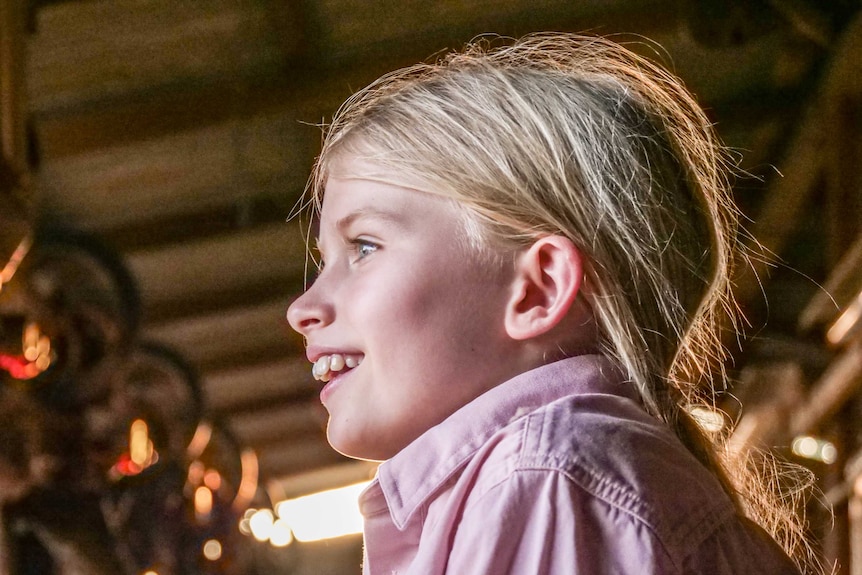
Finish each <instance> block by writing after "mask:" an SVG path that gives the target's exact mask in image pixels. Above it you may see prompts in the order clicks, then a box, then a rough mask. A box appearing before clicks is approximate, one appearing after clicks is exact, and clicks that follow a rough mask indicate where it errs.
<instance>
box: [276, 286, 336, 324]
mask: <svg viewBox="0 0 862 575" xmlns="http://www.w3.org/2000/svg"><path fill="white" fill-rule="evenodd" d="M316 291H317V290H315V289H314V285H312V287H310V288H308V290H307V291H306V292H305V293H303V294H302V295H301V296H299V297H298V298H296V299H295V300H294V301H293V303H292V304H290V306H288V308H287V321H288V323H289V324H290V327H292V328H293V329H294V330H295V331H298V332H299V333H300V334H302V335H304V336H308V335H309V333H310V332H311V331H313V330H314V329H316V328H319V327H323V326H325V325H328V324H330V323H332V307H331V306H330V305H328V304H326V303H325V302H323V301H321V300H320V298H319V297H318V294H317V293H316Z"/></svg>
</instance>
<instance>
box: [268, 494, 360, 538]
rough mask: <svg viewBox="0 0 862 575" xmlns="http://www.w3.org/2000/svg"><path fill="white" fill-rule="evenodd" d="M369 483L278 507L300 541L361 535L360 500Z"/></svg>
mask: <svg viewBox="0 0 862 575" xmlns="http://www.w3.org/2000/svg"><path fill="white" fill-rule="evenodd" d="M369 483H370V482H369V481H364V482H362V483H356V484H354V485H348V486H347V487H341V488H339V489H330V490H328V491H321V492H320V493H314V494H312V495H306V496H305V497H299V498H297V499H288V500H286V501H282V502H281V503H279V504H278V505H276V511H277V512H278V516H279V517H280V518H281V519H284V521H285V522H287V524H288V525H289V526H290V529H291V531H293V535H294V537H296V539H297V540H298V541H317V540H320V539H330V538H333V537H340V536H342V535H350V534H353V533H361V532H362V515H361V514H360V513H359V505H358V504H357V500H358V499H359V494H360V493H361V492H362V490H363V489H365V488H366V487H367V486H368V484H369Z"/></svg>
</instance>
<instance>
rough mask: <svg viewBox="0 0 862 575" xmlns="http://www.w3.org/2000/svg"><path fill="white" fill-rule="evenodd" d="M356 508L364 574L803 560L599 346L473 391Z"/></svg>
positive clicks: (624, 570)
mask: <svg viewBox="0 0 862 575" xmlns="http://www.w3.org/2000/svg"><path fill="white" fill-rule="evenodd" d="M360 508H361V510H362V514H363V516H364V517H365V557H364V565H363V570H364V573H365V574H366V575H396V574H397V575H438V574H444V573H446V574H449V575H479V574H482V575H505V574H515V575H522V574H523V575H536V574H570V573H571V574H582V575H583V574H589V575H598V574H609V575H610V574H632V575H635V574H637V575H646V574H675V573H678V574H704V575H705V574H710V575H730V574H734V575H738V574H743V573H744V574H776V575H777V574H796V573H798V571H797V570H796V568H795V567H794V566H793V564H792V563H791V562H790V560H789V559H788V558H787V557H786V556H785V555H784V554H783V553H782V552H781V550H780V549H779V548H778V546H777V545H776V544H775V543H774V542H773V541H772V540H771V539H770V538H769V537H768V536H767V535H766V534H765V533H764V532H763V531H762V530H760V528H759V527H756V526H755V525H754V524H752V523H750V522H748V521H747V520H744V519H741V518H740V517H739V516H738V515H737V514H736V512H735V510H734V507H733V505H732V504H731V502H730V500H729V498H728V497H727V496H726V495H725V494H724V492H723V491H722V489H721V487H720V486H719V484H718V482H717V481H716V480H715V478H714V477H713V476H712V475H711V474H710V473H709V472H708V471H707V470H706V469H705V468H704V467H703V466H702V465H700V464H699V463H698V462H697V461H696V460H695V459H694V457H693V456H692V455H691V454H690V453H689V452H688V451H687V450H686V449H685V447H683V445H682V444H681V443H680V441H679V440H678V439H677V438H676V437H675V436H674V435H673V433H672V432H671V431H670V430H668V429H667V428H666V427H665V426H664V425H662V424H661V423H659V422H658V421H656V420H655V419H653V418H652V417H650V416H648V415H647V414H646V413H645V412H644V411H643V409H642V408H641V407H640V405H639V403H638V400H637V395H636V393H635V390H634V389H633V388H632V387H631V386H630V385H628V384H626V383H623V382H621V379H620V377H619V375H618V372H617V371H616V370H615V369H614V368H613V367H612V365H611V364H610V363H609V362H608V361H607V360H606V359H604V358H603V357H601V356H597V355H586V356H578V357H574V358H569V359H566V360H563V361H560V362H556V363H553V364H550V365H546V366H543V367H541V368H539V369H536V370H533V371H530V372H528V373H525V374H522V375H520V376H518V377H516V378H514V379H511V380H509V381H507V382H505V383H503V384H501V385H499V386H497V387H496V388H494V389H492V390H490V391H489V392H487V393H485V394H483V395H482V396H480V397H478V398H477V399H475V400H474V401H472V402H471V403H469V404H467V405H466V406H464V407H463V408H461V409H460V410H458V411H457V412H455V413H454V414H452V415H451V416H450V417H449V418H447V419H446V420H445V421H443V422H442V423H440V424H439V425H437V426H435V427H434V428H432V429H430V430H428V431H427V432H426V433H424V434H423V435H422V436H420V437H419V438H418V439H416V441H414V442H413V443H411V444H410V445H408V446H407V447H406V448H405V449H404V450H403V451H401V452H400V453H399V454H398V455H396V456H395V457H393V458H392V459H390V460H389V461H386V462H385V463H383V464H382V465H381V466H380V469H379V471H378V477H377V479H376V480H375V481H374V482H373V483H372V484H371V485H370V486H369V487H368V488H367V489H366V491H365V492H364V493H363V494H362V496H361V498H360Z"/></svg>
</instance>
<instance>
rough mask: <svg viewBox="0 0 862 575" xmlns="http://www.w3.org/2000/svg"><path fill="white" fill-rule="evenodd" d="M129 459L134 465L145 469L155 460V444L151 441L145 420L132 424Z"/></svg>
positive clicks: (137, 420)
mask: <svg viewBox="0 0 862 575" xmlns="http://www.w3.org/2000/svg"><path fill="white" fill-rule="evenodd" d="M129 457H130V458H131V460H132V463H134V464H135V465H137V466H139V467H141V468H144V467H146V466H147V465H149V464H150V462H151V461H152V458H153V442H152V441H150V434H149V428H148V427H147V422H146V421H144V420H143V419H136V420H135V421H133V422H132V427H131V430H130V431H129Z"/></svg>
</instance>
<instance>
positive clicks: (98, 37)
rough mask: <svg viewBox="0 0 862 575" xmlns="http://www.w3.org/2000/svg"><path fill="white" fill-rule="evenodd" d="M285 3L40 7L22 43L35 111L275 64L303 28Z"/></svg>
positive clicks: (151, 1) (144, 0)
mask: <svg viewBox="0 0 862 575" xmlns="http://www.w3.org/2000/svg"><path fill="white" fill-rule="evenodd" d="M289 9H290V5H289V4H287V5H285V4H283V3H277V2H254V1H252V0H241V1H239V2H237V1H235V0H209V1H207V2H175V1H172V0H94V1H90V2H65V3H59V4H53V5H50V6H46V7H44V8H42V9H41V10H40V11H39V13H38V15H37V26H36V29H37V33H36V34H35V35H34V36H33V39H32V41H31V46H30V48H31V49H30V53H31V57H30V61H29V68H30V72H29V84H30V92H31V94H32V107H31V109H32V110H33V111H35V112H43V111H47V110H52V109H57V108H70V107H77V106H81V105H83V104H85V103H87V102H89V101H99V100H103V99H104V98H106V97H113V98H121V97H124V96H125V95H126V94H129V93H134V92H137V91H139V90H142V89H143V90H146V89H152V87H154V86H170V85H177V84H191V83H199V82H210V81H215V80H218V79H220V78H221V79H223V78H232V77H236V76H242V75H254V74H269V73H274V72H275V71H277V70H278V69H279V68H280V67H281V66H283V65H284V63H285V62H286V61H288V60H289V59H290V58H291V55H292V54H293V53H294V52H295V51H296V50H297V46H298V42H299V40H300V39H301V35H300V34H299V33H298V30H297V29H296V28H294V27H293V26H292V25H291V24H292V22H293V20H292V19H291V18H290V17H289V16H288V17H285V16H284V12H285V11H286V10H289Z"/></svg>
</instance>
